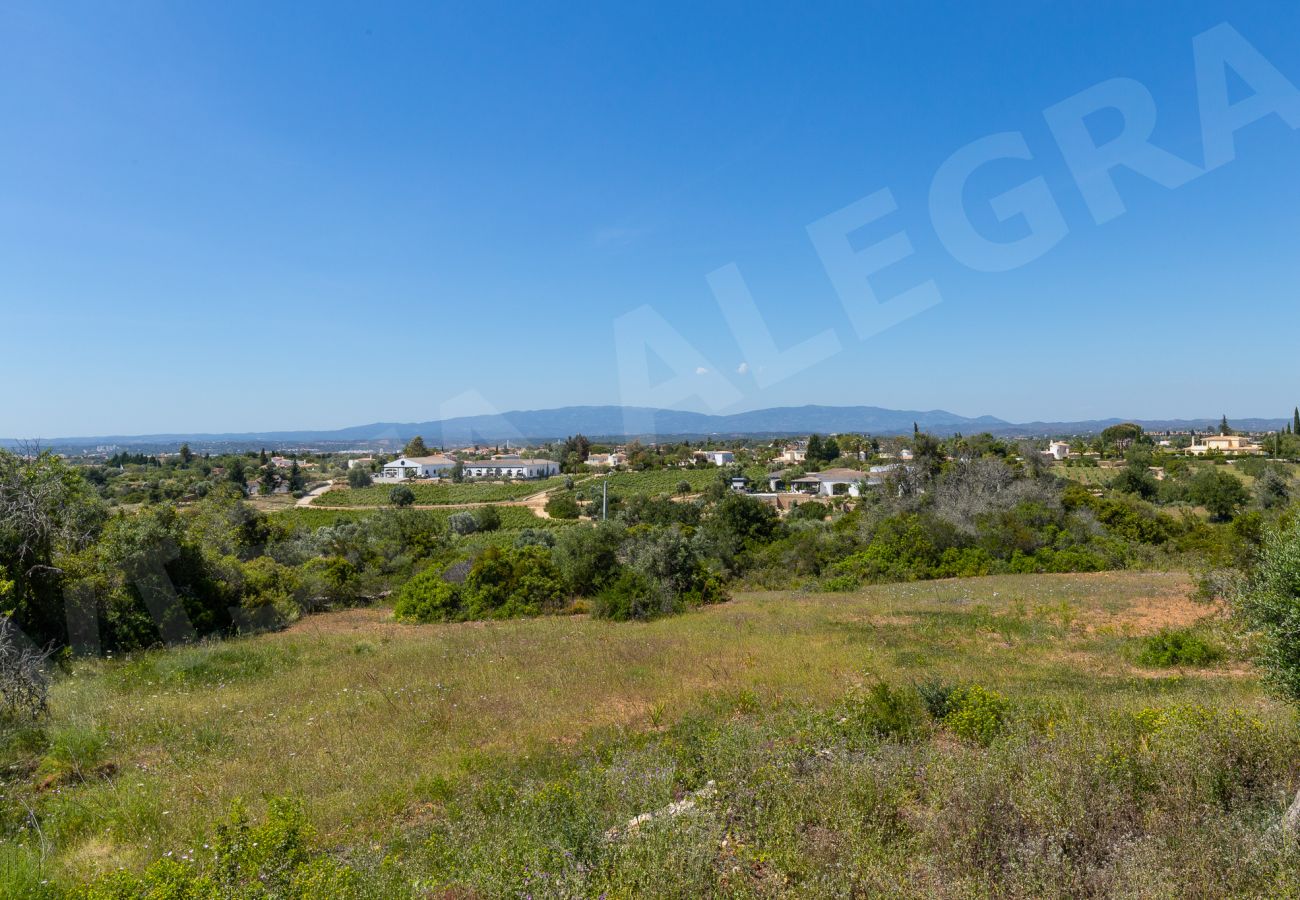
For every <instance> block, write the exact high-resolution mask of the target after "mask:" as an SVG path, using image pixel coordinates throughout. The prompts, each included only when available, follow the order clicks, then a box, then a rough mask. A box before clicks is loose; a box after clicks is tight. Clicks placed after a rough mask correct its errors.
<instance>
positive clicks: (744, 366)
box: [736, 362, 749, 375]
mask: <svg viewBox="0 0 1300 900" xmlns="http://www.w3.org/2000/svg"><path fill="white" fill-rule="evenodd" d="M736 371H737V372H738V373H739V374H741V375H747V374H748V373H749V363H747V362H743V363H741V364H740V365H738V366H736Z"/></svg>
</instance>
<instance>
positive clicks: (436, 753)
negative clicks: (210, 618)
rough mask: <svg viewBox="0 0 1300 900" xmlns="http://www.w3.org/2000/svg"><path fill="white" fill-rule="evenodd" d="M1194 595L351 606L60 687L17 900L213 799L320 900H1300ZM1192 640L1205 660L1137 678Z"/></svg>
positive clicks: (1209, 626) (149, 853) (176, 845)
mask: <svg viewBox="0 0 1300 900" xmlns="http://www.w3.org/2000/svg"><path fill="white" fill-rule="evenodd" d="M1190 590H1191V585H1190V583H1189V581H1188V579H1187V578H1186V577H1185V576H1182V575H1179V574H1168V573H1159V574H1148V573H1101V574H1092V575H1037V576H1001V577H990V578H981V579H966V580H958V581H944V582H928V583H912V584H901V585H888V586H879V587H873V588H868V589H864V590H862V591H859V592H856V593H846V594H822V593H817V594H802V593H781V592H762V593H749V594H741V595H739V596H737V597H736V598H735V599H734V600H733V601H732V602H730V603H727V604H723V605H720V606H716V607H711V608H705V609H702V610H699V611H697V612H693V613H691V614H688V615H684V616H679V617H676V618H671V619H665V620H660V621H655V622H651V623H645V624H613V623H608V622H601V621H595V620H592V619H588V618H586V617H568V618H542V619H534V620H527V621H503V622H490V623H465V624H456V625H426V626H417V625H401V624H398V623H395V622H393V621H392V620H391V613H390V612H389V611H387V610H385V609H381V608H375V609H358V610H350V611H342V612H335V613H327V614H322V615H317V616H311V617H308V618H306V619H304V620H303V621H301V622H299V623H298V624H296V625H295V626H293V627H292V628H290V629H289V630H287V631H284V632H281V633H276V634H268V635H262V636H257V637H251V638H244V639H238V640H233V641H227V642H223V643H219V644H212V645H204V646H196V647H189V648H183V649H177V650H170V651H160V652H153V653H146V654H141V655H138V656H136V657H133V658H130V659H125V660H108V661H93V662H92V661H87V662H81V663H77V664H76V665H75V666H74V668H73V670H72V672H71V674H70V675H69V676H66V677H64V678H63V679H62V680H61V681H60V682H59V683H58V685H57V686H56V688H55V691H54V697H53V721H52V723H51V725H50V727H49V728H48V729H47V733H46V734H45V735H44V736H35V735H32V736H29V738H28V739H27V740H26V741H23V740H12V741H11V742H10V747H9V748H8V751H7V752H8V755H9V757H10V758H9V760H8V764H9V766H10V769H9V776H8V783H7V785H6V788H5V795H6V796H5V798H4V803H5V807H6V812H7V816H8V824H9V831H8V835H7V840H6V851H5V856H4V861H5V865H6V867H7V869H6V871H7V875H6V877H7V878H8V879H9V881H8V884H9V890H10V892H11V893H10V894H9V895H15V896H17V895H20V894H22V893H23V892H26V893H27V895H29V896H58V894H55V893H48V894H46V893H43V892H44V891H51V892H52V891H55V890H56V888H55V887H51V886H48V885H46V886H42V885H40V882H41V881H43V880H49V881H52V882H53V883H54V885H71V884H73V883H75V882H78V881H82V880H86V879H92V878H94V877H97V876H101V875H103V874H104V873H107V872H111V871H113V870H115V869H118V868H120V867H124V868H126V869H128V870H137V871H138V870H140V869H141V868H143V867H144V866H146V865H147V864H149V863H150V862H151V861H153V860H156V859H159V858H171V859H182V860H189V859H197V860H198V864H199V865H202V864H204V861H205V858H206V857H205V854H208V853H209V851H210V849H211V847H210V845H211V835H212V832H213V827H214V823H217V822H219V821H221V820H222V819H223V818H224V817H225V816H226V815H227V813H228V811H229V810H230V809H231V806H232V804H233V803H235V801H241V802H242V804H244V806H245V807H246V808H247V809H248V811H249V815H250V816H251V817H252V819H254V820H257V819H258V818H259V817H260V816H262V815H263V814H264V813H265V810H266V808H267V804H268V801H270V800H272V799H273V798H290V800H291V801H292V803H293V804H294V805H296V807H297V808H298V809H299V810H301V813H302V815H303V817H304V818H305V821H306V822H309V823H310V825H311V826H313V827H314V830H315V837H314V840H313V846H314V847H315V848H317V849H318V850H319V851H320V852H325V853H328V854H329V855H331V856H332V857H334V858H335V859H336V860H339V861H343V862H345V863H346V864H347V865H348V866H349V867H352V868H353V869H355V870H356V872H358V873H360V874H359V876H358V879H357V880H356V882H355V883H354V884H353V887H352V888H348V889H347V890H344V891H343V893H342V894H340V895H341V896H342V895H354V894H363V893H365V892H366V891H372V892H376V893H374V895H375V896H394V895H396V896H405V895H420V893H421V892H424V893H423V895H424V896H447V897H478V896H483V897H494V896H523V895H532V896H599V895H601V894H602V893H603V894H605V895H607V896H626V897H632V896H682V897H691V896H707V895H714V896H724V895H725V896H737V895H739V896H850V895H855V896H870V895H900V894H901V895H913V896H954V897H955V896H994V895H1012V896H1098V895H1105V896H1171V897H1172V896H1207V897H1209V896H1241V895H1257V896H1279V895H1295V894H1296V892H1297V886H1298V885H1300V876H1298V875H1297V874H1296V873H1297V872H1300V869H1297V865H1300V857H1298V856H1297V854H1296V852H1295V848H1294V846H1293V845H1292V844H1291V843H1290V841H1289V839H1284V837H1283V836H1282V835H1281V834H1280V833H1279V831H1278V830H1277V829H1276V828H1275V827H1273V826H1274V825H1275V823H1276V821H1277V819H1278V817H1279V815H1280V813H1281V811H1282V810H1283V809H1284V808H1285V804H1286V802H1287V801H1288V800H1289V792H1293V791H1294V789H1295V781H1296V770H1297V761H1300V753H1297V751H1298V750H1300V739H1298V738H1297V734H1296V732H1295V729H1294V722H1293V718H1292V714H1291V712H1290V711H1289V710H1287V709H1286V708H1285V707H1283V706H1281V705H1279V704H1277V703H1275V702H1273V701H1271V700H1269V699H1267V698H1265V697H1264V696H1263V695H1262V693H1261V692H1260V689H1259V687H1258V684H1257V681H1256V678H1255V677H1254V674H1253V673H1252V672H1251V671H1250V670H1249V668H1248V667H1246V666H1245V665H1244V664H1243V663H1241V662H1240V661H1238V660H1237V659H1236V658H1235V654H1234V653H1233V641H1234V638H1233V637H1232V634H1231V632H1230V631H1229V630H1228V629H1227V628H1226V626H1225V625H1224V624H1223V623H1222V622H1221V621H1219V619H1218V617H1217V614H1216V611H1215V610H1214V609H1213V608H1212V607H1208V606H1203V605H1198V604H1196V603H1193V602H1192V601H1190V600H1189V599H1188V596H1189V594H1190ZM1188 627H1191V628H1193V632H1194V633H1196V634H1200V635H1203V636H1205V637H1206V638H1207V639H1208V640H1210V641H1212V642H1215V643H1216V645H1217V646H1219V647H1222V648H1225V649H1226V651H1227V652H1226V653H1225V655H1224V656H1223V657H1222V658H1221V659H1220V660H1218V661H1217V662H1214V663H1212V664H1210V665H1208V666H1204V667H1200V668H1195V669H1185V670H1183V669H1178V668H1169V669H1161V668H1150V667H1147V666H1144V665H1142V664H1141V663H1140V662H1139V658H1140V657H1141V654H1142V651H1143V649H1144V648H1145V647H1146V646H1147V642H1146V640H1145V638H1146V637H1147V636H1150V635H1152V634H1155V633H1156V632H1158V631H1160V630H1161V629H1168V628H1188ZM643 813H650V814H651V815H650V816H648V817H646V818H644V819H643V820H642V821H640V822H638V823H637V824H635V825H633V826H630V827H628V825H627V823H629V821H630V820H632V819H633V818H634V817H636V816H638V815H641V814H643ZM19 848H21V849H19ZM42 859H43V862H42ZM349 883H352V882H349ZM33 885H35V887H34V886H33ZM305 895H306V894H304V896H305ZM159 896H163V895H162V894H159ZM166 896H172V895H171V894H168V895H166ZM176 896H182V895H180V894H177V895H176ZM185 896H189V895H185ZM205 896H206V895H205ZM258 896H261V895H260V894H259V895H258Z"/></svg>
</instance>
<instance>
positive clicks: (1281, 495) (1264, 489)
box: [1255, 466, 1291, 509]
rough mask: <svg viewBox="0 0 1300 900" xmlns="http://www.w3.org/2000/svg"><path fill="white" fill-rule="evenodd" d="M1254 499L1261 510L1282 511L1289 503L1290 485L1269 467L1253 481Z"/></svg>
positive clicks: (1275, 470)
mask: <svg viewBox="0 0 1300 900" xmlns="http://www.w3.org/2000/svg"><path fill="white" fill-rule="evenodd" d="M1255 499H1256V500H1257V501H1258V502H1259V505H1260V507H1262V508H1263V509H1282V508H1284V507H1285V506H1286V505H1287V504H1289V503H1290V502H1291V483H1290V481H1288V480H1287V478H1286V476H1284V475H1283V474H1282V473H1281V472H1279V471H1278V470H1277V469H1275V468H1273V467H1272V466H1269V467H1268V468H1267V469H1265V470H1264V472H1263V474H1261V475H1260V476H1259V477H1258V478H1257V479H1255Z"/></svg>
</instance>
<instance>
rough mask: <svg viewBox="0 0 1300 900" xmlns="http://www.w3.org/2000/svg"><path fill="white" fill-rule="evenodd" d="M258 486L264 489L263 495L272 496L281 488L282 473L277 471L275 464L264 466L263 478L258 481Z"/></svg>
mask: <svg viewBox="0 0 1300 900" xmlns="http://www.w3.org/2000/svg"><path fill="white" fill-rule="evenodd" d="M258 484H260V485H261V487H262V493H263V494H266V495H268V496H269V495H271V494H274V493H275V489H276V488H277V487H279V486H280V473H279V472H277V471H276V470H275V465H274V463H269V464H267V465H265V466H262V477H261V478H259V479H258Z"/></svg>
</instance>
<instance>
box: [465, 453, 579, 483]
mask: <svg viewBox="0 0 1300 900" xmlns="http://www.w3.org/2000/svg"><path fill="white" fill-rule="evenodd" d="M462 474H463V475H464V476H465V477H466V478H546V477H547V476H549V475H559V474H560V464H559V463H557V462H556V461H555V460H553V459H519V458H517V457H516V458H513V459H467V460H465V464H464V469H463V470H462Z"/></svg>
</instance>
